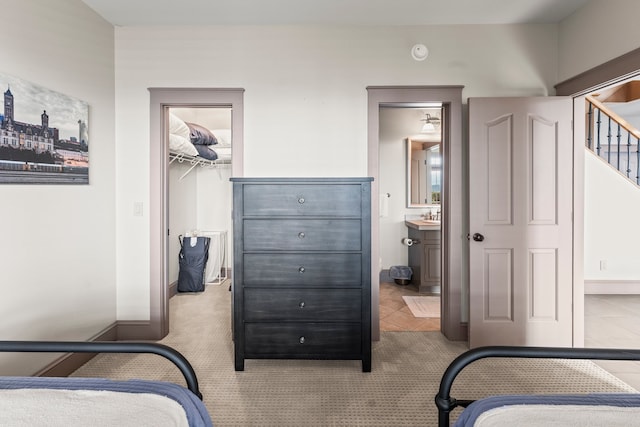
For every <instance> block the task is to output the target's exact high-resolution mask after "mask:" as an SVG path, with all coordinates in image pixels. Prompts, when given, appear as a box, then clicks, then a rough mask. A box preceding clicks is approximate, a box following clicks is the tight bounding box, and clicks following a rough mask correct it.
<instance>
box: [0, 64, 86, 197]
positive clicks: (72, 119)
mask: <svg viewBox="0 0 640 427" xmlns="http://www.w3.org/2000/svg"><path fill="white" fill-rule="evenodd" d="M0 88H2V91H3V104H2V105H3V110H1V111H0V184H88V183H89V124H88V122H89V104H88V103H86V102H84V101H82V100H79V99H77V98H73V97H71V96H68V95H65V94H62V93H60V92H56V91H54V90H51V89H47V88H44V87H42V86H38V85H36V84H33V83H31V82H28V81H26V80H23V79H21V78H18V77H13V76H10V75H7V74H3V73H0Z"/></svg>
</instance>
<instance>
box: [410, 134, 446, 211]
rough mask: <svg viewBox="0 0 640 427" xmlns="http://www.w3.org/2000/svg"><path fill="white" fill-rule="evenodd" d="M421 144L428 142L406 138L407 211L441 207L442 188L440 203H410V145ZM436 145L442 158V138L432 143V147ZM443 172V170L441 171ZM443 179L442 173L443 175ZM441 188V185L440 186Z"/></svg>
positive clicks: (411, 187) (411, 186)
mask: <svg viewBox="0 0 640 427" xmlns="http://www.w3.org/2000/svg"><path fill="white" fill-rule="evenodd" d="M416 142H417V143H421V144H429V143H430V142H427V141H418V140H416V138H412V137H408V138H406V144H405V159H406V162H405V163H406V173H407V185H406V187H407V208H408V209H424V208H434V207H437V208H440V207H441V205H442V188H441V189H440V203H413V202H412V201H411V193H412V190H413V182H412V181H413V176H412V171H413V169H412V164H411V163H412V156H411V151H412V145H413V144H414V143H416ZM435 145H437V146H438V147H439V150H438V151H439V152H440V156H441V157H443V156H442V138H440V141H439V142H433V144H432V146H435ZM441 168H443V166H441ZM443 172H444V170H443ZM443 178H444V173H443ZM440 185H441V187H442V183H441V184H440Z"/></svg>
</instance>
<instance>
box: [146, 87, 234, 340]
mask: <svg viewBox="0 0 640 427" xmlns="http://www.w3.org/2000/svg"><path fill="white" fill-rule="evenodd" d="M149 91H150V93H151V105H150V112H151V115H150V124H151V129H150V136H151V140H150V141H151V142H150V144H151V147H150V156H151V157H150V168H149V170H150V205H149V222H150V239H149V240H150V245H151V246H150V292H149V296H150V319H149V322H148V324H145V325H140V328H145V329H148V330H147V331H139V332H140V333H139V334H136V335H142V336H145V337H148V338H149V339H160V338H162V337H164V336H166V335H167V334H168V333H169V298H170V296H171V286H172V285H175V281H176V280H177V274H178V268H177V254H178V251H179V243H178V236H179V235H181V234H182V235H184V234H185V233H187V232H190V231H195V232H198V231H199V230H201V231H214V232H215V231H226V248H225V252H226V254H225V256H226V263H227V265H231V259H230V258H231V256H230V255H231V253H232V248H231V247H230V242H232V241H233V239H232V235H231V192H230V191H231V190H230V188H231V186H230V185H231V184H230V182H229V178H230V177H232V176H234V177H240V176H243V144H242V137H243V132H242V129H243V93H244V89H196V88H151V89H149ZM176 118H178V119H179V120H178V123H179V122H185V123H191V124H197V125H201V126H202V127H203V128H204V129H207V130H210V131H211V133H212V134H213V135H215V132H214V131H218V135H219V136H217V137H216V138H217V139H218V138H219V139H220V141H219V142H218V144H220V145H219V147H218V151H217V152H216V148H215V145H218V144H212V145H213V147H208V148H207V145H206V144H202V145H203V147H197V150H198V154H197V155H194V156H189V155H188V154H185V153H183V155H182V156H180V155H179V153H178V152H177V151H180V150H177V148H176V147H178V146H177V145H176V144H179V143H180V141H176V140H175V139H173V140H171V139H172V137H170V135H172V134H173V133H174V132H172V131H175V126H176V121H175V119H176ZM172 119H173V120H174V121H173V123H172ZM198 122H200V123H198ZM205 133H206V132H205ZM183 142H184V141H183ZM227 146H228V148H229V150H228V152H227V151H226V148H227ZM186 147H187V148H188V149H189V150H190V149H191V147H189V146H188V145H187V146H186ZM221 148H224V149H221ZM199 150H205V151H203V152H199ZM206 150H211V151H213V152H215V153H216V154H215V156H217V157H216V160H211V159H204V160H202V159H203V157H206V156H207V155H210V153H209V152H208V151H206ZM192 154H194V153H193V152H192ZM203 154H204V156H203ZM215 156H214V157H215ZM194 159H195V160H194ZM217 159H225V161H222V160H221V161H217ZM206 160H209V162H207V161H206ZM194 161H195V162H196V163H195V164H194V163H193V162H194ZM224 163H229V164H228V165H227V166H222V165H223V164H224ZM215 165H218V166H215ZM175 166H177V167H175ZM192 166H193V167H192ZM172 167H175V169H172ZM207 168H208V170H207ZM197 169H201V170H197ZM216 191H217V192H218V194H217V195H216V194H215V192H216ZM227 191H228V194H226V192H227ZM211 192H214V194H209V193H211ZM217 197H219V201H220V203H219V204H216V198H217ZM173 200H175V202H174V201H173ZM224 206H228V209H226V208H224Z"/></svg>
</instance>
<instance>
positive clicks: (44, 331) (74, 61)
mask: <svg viewBox="0 0 640 427" xmlns="http://www.w3.org/2000/svg"><path fill="white" fill-rule="evenodd" d="M2 16H3V20H2V25H0V38H2V40H3V43H1V44H0V56H1V57H2V58H3V61H2V65H1V67H2V70H1V71H2V72H4V73H7V74H11V75H13V76H17V77H20V78H23V79H25V80H28V81H30V82H32V83H35V84H38V85H40V86H43V87H46V88H48V89H52V90H55V91H58V92H61V93H64V94H66V95H69V96H73V97H75V98H79V99H82V100H84V101H87V102H88V103H89V138H90V143H89V156H90V174H89V179H90V184H89V185H82V186H73V185H6V184H5V185H0V199H2V209H1V213H0V219H1V221H0V235H2V239H0V260H2V261H0V262H1V270H2V280H1V281H0V292H1V293H2V298H0V313H2V322H1V323H0V339H16V340H25V339H52V340H55V339H68V340H85V339H88V338H91V337H92V336H93V335H95V334H96V333H98V332H100V331H101V330H102V329H103V328H105V327H106V326H108V325H110V324H112V323H113V322H114V321H115V317H116V287H115V269H116V266H115V247H116V246H115V239H116V238H115V216H114V215H115V210H114V205H115V180H114V177H115V164H114V157H115V144H114V128H115V124H114V100H115V94H114V40H113V36H114V34H113V27H112V26H111V25H109V24H107V23H106V22H105V21H103V20H102V18H100V17H99V16H98V15H97V14H95V13H94V12H93V11H92V10H90V9H89V8H88V7H86V6H85V5H84V3H82V2H81V1H80V0H58V1H55V2H51V1H50V0H20V1H5V2H2ZM0 89H1V90H2V92H4V91H5V90H6V88H0ZM15 102H16V103H19V102H20V99H15ZM16 119H17V120H20V118H19V117H16ZM134 226H136V225H135V224H134ZM129 255H130V256H135V254H131V253H130V254H129ZM52 358H53V356H44V357H40V356H36V355H20V356H17V355H3V356H2V357H1V358H0V374H7V373H12V374H30V373H32V372H34V371H35V370H37V369H39V368H41V367H42V365H43V364H44V363H43V362H44V361H48V360H51V359H52Z"/></svg>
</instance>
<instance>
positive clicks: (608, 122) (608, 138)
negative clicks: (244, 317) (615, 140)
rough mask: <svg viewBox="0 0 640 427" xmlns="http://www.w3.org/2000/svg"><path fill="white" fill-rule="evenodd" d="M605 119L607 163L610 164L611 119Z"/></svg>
mask: <svg viewBox="0 0 640 427" xmlns="http://www.w3.org/2000/svg"><path fill="white" fill-rule="evenodd" d="M607 119H608V120H607V163H609V164H611V117H609V116H608V115H607Z"/></svg>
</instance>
